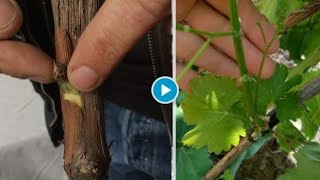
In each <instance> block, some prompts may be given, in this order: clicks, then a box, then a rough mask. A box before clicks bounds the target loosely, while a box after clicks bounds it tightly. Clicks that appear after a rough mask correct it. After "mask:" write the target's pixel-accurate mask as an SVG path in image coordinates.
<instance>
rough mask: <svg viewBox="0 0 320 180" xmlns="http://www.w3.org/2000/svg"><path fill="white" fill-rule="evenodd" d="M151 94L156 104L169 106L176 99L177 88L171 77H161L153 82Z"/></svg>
mask: <svg viewBox="0 0 320 180" xmlns="http://www.w3.org/2000/svg"><path fill="white" fill-rule="evenodd" d="M151 93H152V96H153V98H154V99H155V100H156V101H157V102H159V103H161V104H169V103H172V102H173V101H174V100H175V99H176V98H177V96H178V93H179V87H178V85H177V83H176V82H175V81H174V80H173V79H172V78H171V77H168V76H162V77H160V78H158V79H157V80H155V81H154V82H153V84H152V87H151Z"/></svg>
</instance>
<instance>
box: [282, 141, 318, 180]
mask: <svg viewBox="0 0 320 180" xmlns="http://www.w3.org/2000/svg"><path fill="white" fill-rule="evenodd" d="M310 151H311V154H313V156H312V157H311V158H310V155H306V152H308V153H310ZM319 153H320V147H319V144H314V145H309V146H304V147H303V148H302V149H301V150H300V151H299V152H298V153H296V154H295V155H294V157H295V158H296V160H297V167H296V168H292V169H289V170H288V171H287V172H286V173H285V174H283V175H282V176H280V177H279V178H278V180H301V179H305V180H314V179H318V178H319V177H320V171H319V169H320V161H319Z"/></svg>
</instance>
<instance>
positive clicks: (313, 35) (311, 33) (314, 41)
mask: <svg viewBox="0 0 320 180" xmlns="http://www.w3.org/2000/svg"><path fill="white" fill-rule="evenodd" d="M308 27H309V29H308V31H307V32H306V34H305V36H304V39H303V42H302V44H301V54H302V55H304V56H306V57H307V56H309V55H310V54H311V53H312V52H313V51H314V50H315V49H318V48H319V47H320V36H319V32H320V14H319V15H316V16H314V17H312V18H310V20H309V21H308Z"/></svg>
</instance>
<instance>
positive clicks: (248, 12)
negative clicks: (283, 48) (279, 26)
mask: <svg viewBox="0 0 320 180" xmlns="http://www.w3.org/2000/svg"><path fill="white" fill-rule="evenodd" d="M207 2H208V3H209V4H211V5H212V6H213V7H214V8H215V9H217V10H218V11H219V12H221V13H222V14H223V15H225V16H227V17H230V15H229V14H230V13H229V7H228V1H217V0H207ZM238 2H239V3H238V4H239V5H238V9H239V17H240V19H241V20H242V21H241V26H242V29H243V32H244V33H245V34H246V36H247V37H248V39H249V40H250V41H251V42H252V43H254V44H255V45H256V46H257V47H258V48H259V49H260V50H262V51H264V49H265V45H264V40H263V35H262V32H261V30H260V29H259V26H258V25H257V23H260V25H261V28H262V29H263V33H264V36H265V39H266V41H267V43H269V42H270V41H271V39H272V38H273V36H274V34H275V33H276V32H275V30H274V28H273V27H272V25H271V24H270V23H269V22H268V20H267V19H266V18H265V17H264V16H263V15H261V14H260V13H259V11H258V10H257V8H256V7H255V5H254V4H253V2H252V0H241V1H238ZM279 46H280V42H279V39H276V40H275V41H274V43H273V44H272V46H271V48H270V50H269V53H274V52H276V51H277V50H278V49H279Z"/></svg>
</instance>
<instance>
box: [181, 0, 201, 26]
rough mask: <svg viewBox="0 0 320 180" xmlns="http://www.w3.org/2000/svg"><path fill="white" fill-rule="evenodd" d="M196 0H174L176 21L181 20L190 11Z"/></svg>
mask: <svg viewBox="0 0 320 180" xmlns="http://www.w3.org/2000/svg"><path fill="white" fill-rule="evenodd" d="M196 2H197V0H176V19H177V22H179V21H181V20H183V19H184V18H185V17H186V15H187V14H189V12H190V11H191V9H192V8H193V6H194V5H195V4H196Z"/></svg>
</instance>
